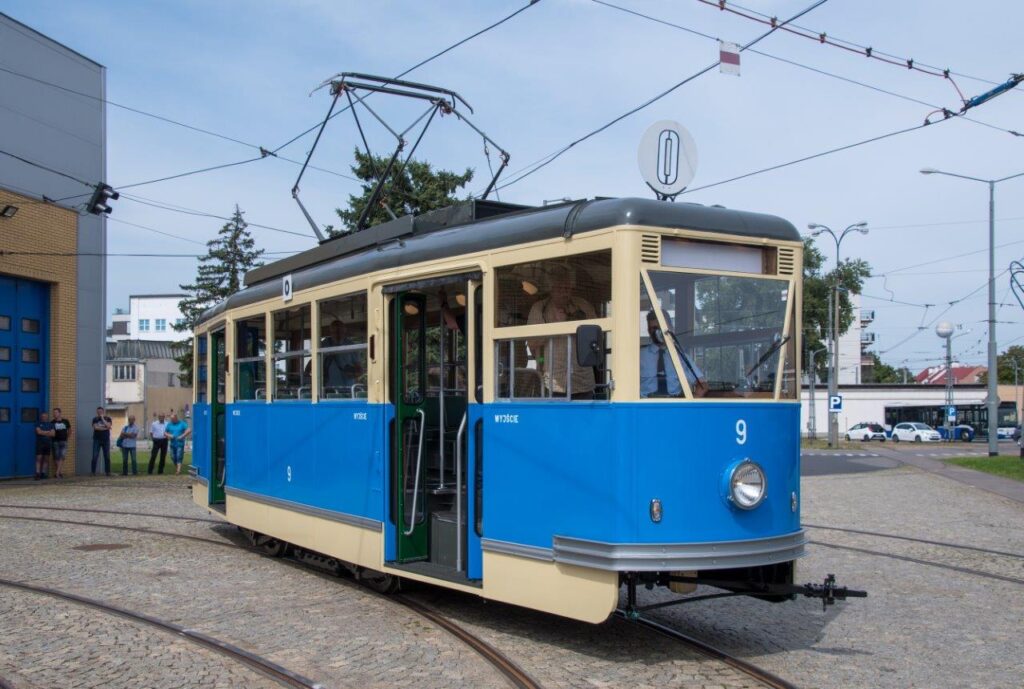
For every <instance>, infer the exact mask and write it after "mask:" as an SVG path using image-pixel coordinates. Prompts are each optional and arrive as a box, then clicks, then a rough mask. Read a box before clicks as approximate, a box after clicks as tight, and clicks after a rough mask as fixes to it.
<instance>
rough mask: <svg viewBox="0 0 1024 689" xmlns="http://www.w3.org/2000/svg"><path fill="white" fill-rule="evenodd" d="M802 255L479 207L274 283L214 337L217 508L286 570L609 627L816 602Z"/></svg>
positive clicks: (375, 236)
mask: <svg viewBox="0 0 1024 689" xmlns="http://www.w3.org/2000/svg"><path fill="white" fill-rule="evenodd" d="M802 249H803V247H802V243H801V241H800V236H799V234H798V233H797V231H796V229H795V228H794V227H793V226H792V225H791V224H790V223H788V222H786V221H784V220H782V219H780V218H776V217H772V216H768V215H760V214H754V213H746V212H739V211H734V210H727V209H725V208H721V207H704V206H700V205H696V204H686V203H678V204H674V203H668V202H661V201H652V200H643V199H600V200H593V201H584V202H578V203H567V204H564V205H560V206H546V207H543V208H529V207H522V206H513V205H510V204H501V203H494V202H484V201H470V202H466V203H464V204H460V205H458V206H455V207H452V208H448V209H444V210H439V211H433V212H430V213H426V214H423V215H420V216H417V217H404V218H399V219H397V220H394V221H391V222H389V223H386V224H383V225H378V226H376V227H372V228H369V229H367V230H364V231H362V232H357V233H353V234H349V235H346V236H344V237H340V238H337V239H332V240H328V241H326V242H323V243H321V244H320V245H319V246H318V247H316V248H314V249H311V250H309V251H306V252H304V253H301V254H298V255H296V256H293V257H290V258H287V259H284V260H281V261H278V262H276V263H272V264H269V265H266V266H263V267H260V268H257V269H255V270H253V271H251V272H250V273H249V274H248V275H247V276H246V287H245V289H243V290H242V291H240V292H238V293H237V294H235V295H233V296H232V297H230V298H229V299H228V300H227V301H226V302H224V303H222V304H219V305H218V306H216V307H214V308H213V309H211V310H210V311H209V312H207V313H206V314H205V315H204V317H203V319H202V323H201V324H200V326H199V327H198V328H197V330H196V337H195V356H196V362H195V363H196V371H197V378H196V380H197V386H196V398H195V413H194V419H195V422H194V423H195V428H194V436H193V437H194V439H195V441H194V442H195V448H194V455H193V457H194V458H193V462H194V464H193V474H194V483H193V498H194V500H195V501H196V502H197V503H198V504H200V505H202V506H204V507H208V508H210V509H215V510H218V511H220V512H221V513H223V514H224V516H225V517H226V518H227V520H228V521H230V522H232V523H234V524H236V525H238V526H239V527H241V528H242V529H244V530H246V532H247V533H249V534H250V535H251V537H252V538H253V539H254V541H255V542H256V543H257V544H259V545H262V546H263V547H264V548H266V549H267V550H269V551H271V552H276V553H281V552H284V551H285V550H286V549H289V548H291V549H295V550H296V551H299V552H302V553H307V554H309V553H315V554H318V556H319V557H321V558H326V559H328V560H329V561H337V562H339V563H344V564H345V566H348V567H349V568H351V569H352V570H353V571H354V572H355V573H356V574H357V576H359V577H360V578H362V579H363V580H365V581H367V583H369V584H371V585H374V586H376V587H378V588H382V589H386V588H390V587H392V586H393V585H394V583H396V582H397V581H399V580H400V579H411V580H418V581H424V582H430V583H434V584H436V585H439V586H445V587H449V588H454V589H459V590H461V591H466V592H471V593H474V594H477V595H480V596H482V597H484V598H487V599H492V600H499V601H505V602H508V603H513V604H516V605H522V606H526V607H529V608H535V609H538V610H544V611H547V612H551V613H555V614H558V615H564V616H567V617H571V618H576V619H579V620H585V621H588V622H599V621H602V620H604V619H606V618H607V616H608V615H609V614H610V613H611V612H612V611H613V610H614V609H615V607H616V605H617V602H618V598H619V591H620V586H621V585H622V583H623V582H629V583H630V584H631V585H634V586H635V583H636V582H638V581H639V582H653V583H657V584H664V585H669V586H671V587H672V588H673V589H674V590H680V589H681V588H684V587H686V586H688V585H689V584H687V583H685V582H686V581H687V580H688V578H689V579H690V580H694V581H697V580H701V581H712V580H713V581H725V582H731V584H732V585H735V586H737V587H738V588H737V590H743V586H742V585H743V583H744V582H747V583H756V584H779V585H785V584H790V583H792V581H793V572H794V562H795V560H796V559H797V558H799V557H800V556H801V555H803V552H804V546H805V536H804V532H803V531H802V530H801V528H800V471H799V467H800V451H799V433H798V426H799V417H800V415H799V398H798V395H799V377H798V374H797V372H798V371H799V370H800V361H799V353H800V310H801V265H802Z"/></svg>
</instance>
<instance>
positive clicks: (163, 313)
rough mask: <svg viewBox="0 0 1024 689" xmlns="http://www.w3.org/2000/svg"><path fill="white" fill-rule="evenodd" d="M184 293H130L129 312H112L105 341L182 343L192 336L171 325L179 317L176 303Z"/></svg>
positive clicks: (180, 316)
mask: <svg viewBox="0 0 1024 689" xmlns="http://www.w3.org/2000/svg"><path fill="white" fill-rule="evenodd" d="M184 298H185V295H184V294H133V295H131V296H129V297H128V311H127V313H125V312H124V311H123V310H122V309H117V310H115V311H114V316H113V319H112V322H111V327H110V330H109V331H108V333H107V341H108V342H120V341H122V340H148V341H151V342H181V341H182V340H185V339H187V338H189V337H192V332H191V331H189V330H184V331H178V330H175V329H174V324H175V323H179V322H181V320H182V313H181V309H179V308H178V302H180V301H181V300H182V299H184Z"/></svg>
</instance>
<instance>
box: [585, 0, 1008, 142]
mask: <svg viewBox="0 0 1024 689" xmlns="http://www.w3.org/2000/svg"><path fill="white" fill-rule="evenodd" d="M591 2H593V3H595V4H598V5H603V6H605V7H608V8H610V9H614V10H618V11H620V12H624V13H626V14H632V15H634V16H636V17H640V18H641V19H646V20H648V21H651V22H654V23H656V24H662V25H664V26H668V27H671V28H673V29H679V30H680V31H685V32H686V33H689V34H692V35H694V36H700V37H701V38H706V39H708V40H711V41H716V42H720V41H721V40H722V39H720V38H718V37H716V36H712V35H711V34H707V33H704V32H702V31H698V30H696V29H693V28H690V27H688V26H683V25H682V24H676V23H675V22H670V21H668V20H665V19H661V18H659V17H654V16H652V15H649V14H644V13H643V12H638V11H636V10H632V9H629V8H628V7H622V6H621V5H616V4H613V3H610V2H606V1H605V0H591ZM749 52H751V53H754V54H755V55H760V56H761V57H766V58H768V59H771V60H776V61H778V62H782V63H785V64H788V65H791V66H793V67H799V68H800V69H805V70H808V71H810V72H814V73H816V74H820V75H822V76H827V77H831V78H833V79H838V80H840V81H844V82H846V83H849V84H854V85H856V86H860V87H863V88H866V89H870V90H872V91H877V92H878V93H882V94H885V95H888V96H892V97H893V98H899V99H901V100H905V101H908V102H911V103H916V104H918V105H924V106H926V107H929V108H935V109H938V108H940V107H941V106H939V105H936V104H935V103H929V102H927V101H923V100H920V99H917V98H913V97H911V96H908V95H906V94H902V93H897V92H896V91H889V90H888V89H884V88H881V87H880V86H874V85H873V84H868V83H865V82H863V81H858V80H856V79H851V78H850V77H844V76H842V75H840V74H835V73H833V72H829V71H826V70H824V69H821V68H818V67H812V66H810V65H806V64H803V63H801V62H797V61H796V60H791V59H789V58H784V57H780V56H778V55H773V54H771V53H766V52H764V51H762V50H758V49H756V48H751V49H750V50H749ZM961 119H963V120H965V121H967V122H972V123H974V124H977V125H980V126H982V127H987V128H989V129H994V130H997V131H1001V132H1004V133H1007V134H1012V135H1014V136H1024V135H1022V134H1021V133H1020V132H1017V131H1014V130H1012V129H1005V128H1003V127H999V126H996V125H994V124H989V123H988V122H983V121H981V120H977V119H974V118H973V117H966V116H963V117H962V118H961Z"/></svg>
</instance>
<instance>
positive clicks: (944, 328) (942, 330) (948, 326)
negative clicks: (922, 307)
mask: <svg viewBox="0 0 1024 689" xmlns="http://www.w3.org/2000/svg"><path fill="white" fill-rule="evenodd" d="M935 334H936V335H938V336H939V337H941V338H942V339H944V340H945V341H946V409H945V412H946V413H945V414H943V417H945V421H944V422H943V425H944V426H945V427H946V442H953V426H952V424H951V423H950V418H949V410H950V409H951V408H952V406H953V324H952V323H949V322H947V321H942V322H941V323H939V324H938V325H937V326H935Z"/></svg>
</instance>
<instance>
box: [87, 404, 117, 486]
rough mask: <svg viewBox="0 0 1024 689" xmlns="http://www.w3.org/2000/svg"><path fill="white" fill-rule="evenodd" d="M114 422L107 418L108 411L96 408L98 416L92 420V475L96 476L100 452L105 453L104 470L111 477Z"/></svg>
mask: <svg viewBox="0 0 1024 689" xmlns="http://www.w3.org/2000/svg"><path fill="white" fill-rule="evenodd" d="M113 425H114V422H113V421H111V420H110V417H109V416H107V410H106V409H104V408H103V407H96V416H95V417H94V418H93V420H92V475H93V476H95V475H96V463H97V462H98V461H99V458H100V452H103V469H104V472H103V473H105V474H106V475H107V476H110V429H111V427H112V426H113Z"/></svg>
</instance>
